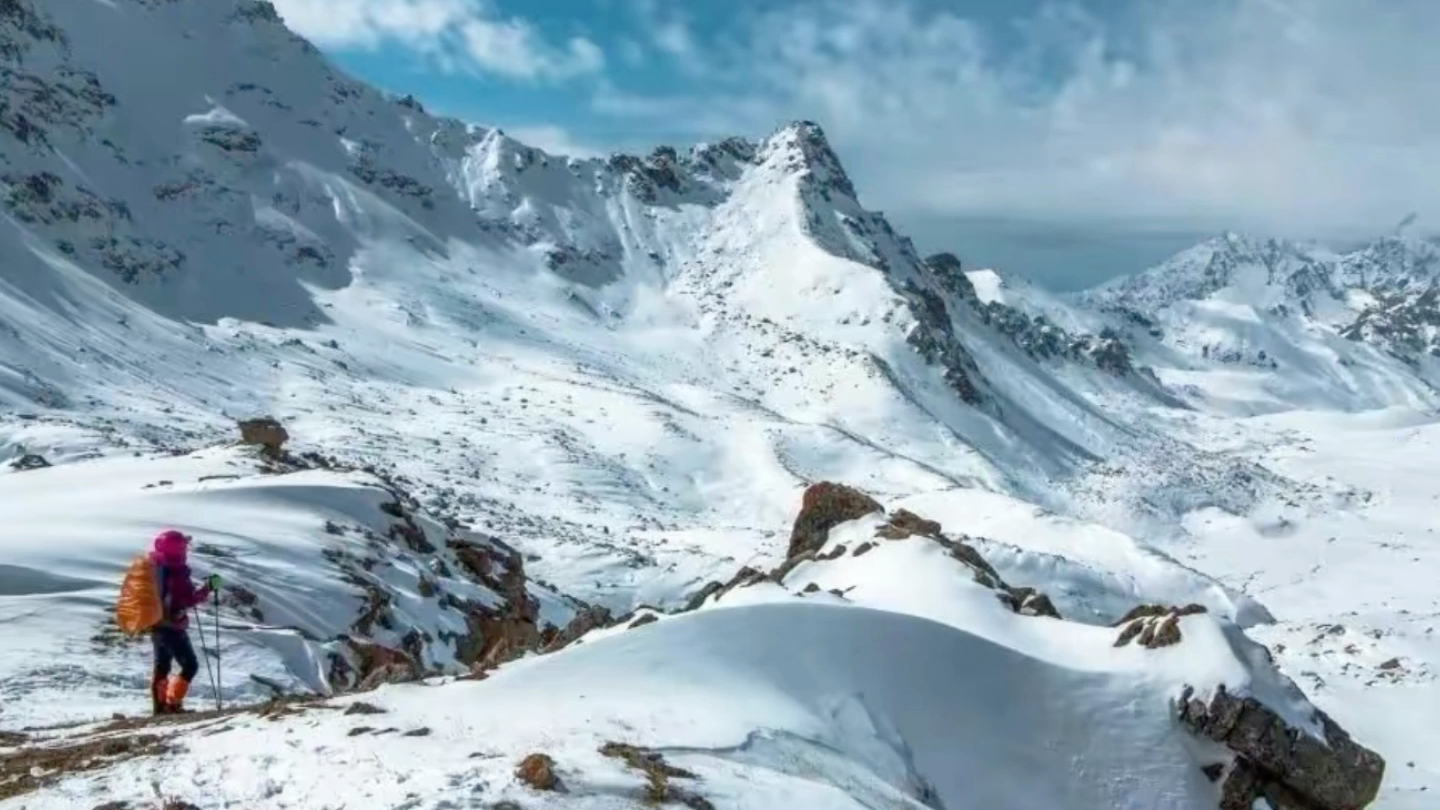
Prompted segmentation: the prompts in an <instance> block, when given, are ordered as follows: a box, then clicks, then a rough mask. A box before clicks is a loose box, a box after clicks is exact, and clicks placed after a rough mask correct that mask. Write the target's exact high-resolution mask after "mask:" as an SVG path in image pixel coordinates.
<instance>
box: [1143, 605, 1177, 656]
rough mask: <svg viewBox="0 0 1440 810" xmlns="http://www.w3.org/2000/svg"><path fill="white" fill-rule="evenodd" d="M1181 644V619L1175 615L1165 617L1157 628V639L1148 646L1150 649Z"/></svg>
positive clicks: (1153, 639) (1152, 640)
mask: <svg viewBox="0 0 1440 810" xmlns="http://www.w3.org/2000/svg"><path fill="white" fill-rule="evenodd" d="M1179 643H1180V617H1179V616H1176V615H1174V614H1171V615H1169V616H1166V617H1165V620H1164V621H1162V622H1160V625H1159V626H1158V627H1156V628H1155V637H1154V638H1152V639H1151V640H1150V643H1149V644H1147V645H1146V646H1148V647H1149V648H1150V649H1152V650H1153V649H1156V648H1158V647H1169V646H1171V645H1172V644H1179Z"/></svg>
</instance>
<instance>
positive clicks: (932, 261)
mask: <svg viewBox="0 0 1440 810" xmlns="http://www.w3.org/2000/svg"><path fill="white" fill-rule="evenodd" d="M925 268H926V269H927V270H929V271H930V274H931V275H932V276H934V277H935V280H936V281H938V282H940V287H941V288H942V289H944V290H945V292H948V293H950V294H951V295H953V296H955V297H956V298H957V299H959V300H961V301H966V302H969V303H971V304H972V305H978V304H979V303H980V300H979V298H978V296H976V294H975V285H974V284H972V283H971V282H970V277H969V276H967V275H965V267H964V265H963V264H961V263H960V259H959V257H957V256H956V255H955V254H954V253H936V254H933V255H930V256H927V257H925Z"/></svg>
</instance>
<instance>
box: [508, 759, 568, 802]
mask: <svg viewBox="0 0 1440 810" xmlns="http://www.w3.org/2000/svg"><path fill="white" fill-rule="evenodd" d="M515 777H516V778H517V779H519V780H520V781H521V782H524V783H525V784H527V785H529V786H530V787H532V788H535V789H536V790H548V791H554V792H557V793H558V792H564V790H565V786H564V785H563V784H561V782H560V777H558V776H556V775H555V760H553V759H551V758H550V755H548V754H531V755H530V756H528V757H525V759H523V760H521V761H520V766H519V767H518V768H516V769H515Z"/></svg>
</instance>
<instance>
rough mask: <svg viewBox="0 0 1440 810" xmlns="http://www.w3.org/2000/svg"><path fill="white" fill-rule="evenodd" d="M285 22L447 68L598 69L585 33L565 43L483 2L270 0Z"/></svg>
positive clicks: (324, 37) (526, 73)
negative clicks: (393, 47)
mask: <svg viewBox="0 0 1440 810" xmlns="http://www.w3.org/2000/svg"><path fill="white" fill-rule="evenodd" d="M275 5H276V8H277V9H279V11H280V14H281V16H282V17H284V19H285V22H286V24H287V25H288V26H289V27H290V28H292V29H293V30H295V31H296V32H297V33H299V34H301V35H303V36H305V37H307V38H309V39H311V40H313V41H314V42H315V43H316V44H318V45H321V46H323V47H330V48H376V47H379V46H381V45H384V44H386V43H397V44H399V45H402V46H404V47H406V48H409V49H411V50H415V51H417V52H419V53H422V54H425V55H427V56H430V57H432V58H434V59H435V61H436V64H437V65H439V66H440V67H441V68H442V69H446V70H469V71H475V72H480V73H490V74H496V75H500V76H504V77H507V78H512V79H521V80H527V81H543V80H563V79H569V78H573V77H576V76H581V75H587V74H594V73H599V72H600V71H601V70H603V69H604V67H605V54H604V52H603V51H602V50H601V49H600V47H599V46H598V45H596V44H595V43H594V42H591V41H590V40H588V39H586V38H584V37H573V38H571V39H570V40H569V41H568V42H566V43H564V44H563V45H559V44H553V43H551V42H549V41H547V40H546V39H545V37H544V35H543V34H542V33H541V32H540V31H539V30H538V29H537V28H535V26H533V25H531V24H530V23H529V22H527V21H525V20H523V19H519V18H509V19H505V18H502V17H500V16H498V15H497V14H496V12H495V10H494V8H493V7H492V6H491V5H490V4H489V3H488V2H485V0H275Z"/></svg>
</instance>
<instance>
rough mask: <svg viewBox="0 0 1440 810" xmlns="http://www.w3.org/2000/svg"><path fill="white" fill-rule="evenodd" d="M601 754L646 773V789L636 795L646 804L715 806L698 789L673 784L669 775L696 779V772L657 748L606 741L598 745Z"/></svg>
mask: <svg viewBox="0 0 1440 810" xmlns="http://www.w3.org/2000/svg"><path fill="white" fill-rule="evenodd" d="M600 753H601V755H603V756H607V757H611V758H612V759H618V760H621V761H623V762H624V763H625V764H626V765H628V766H630V767H631V768H634V769H635V770H638V771H640V772H641V773H643V774H645V789H644V791H643V792H642V795H640V796H638V797H637V798H638V799H639V800H640V801H641V802H642V803H643V804H645V805H647V806H656V805H664V804H681V805H684V806H686V807H689V808H691V810H714V805H712V804H711V803H710V801H709V800H708V799H706V798H704V797H702V796H700V795H699V794H697V793H694V792H691V791H689V790H686V789H685V788H682V787H680V786H678V785H675V784H674V783H672V782H671V781H670V780H672V779H695V778H697V777H696V776H695V774H693V773H691V772H690V771H687V770H685V769H684V768H677V767H675V766H674V765H671V764H670V763H668V762H666V761H665V757H664V755H663V754H661V753H660V752H659V751H652V750H650V749H648V748H640V747H638V746H634V745H628V744H626V743H618V742H608V743H605V744H604V745H602V746H600Z"/></svg>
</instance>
